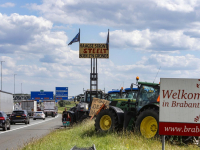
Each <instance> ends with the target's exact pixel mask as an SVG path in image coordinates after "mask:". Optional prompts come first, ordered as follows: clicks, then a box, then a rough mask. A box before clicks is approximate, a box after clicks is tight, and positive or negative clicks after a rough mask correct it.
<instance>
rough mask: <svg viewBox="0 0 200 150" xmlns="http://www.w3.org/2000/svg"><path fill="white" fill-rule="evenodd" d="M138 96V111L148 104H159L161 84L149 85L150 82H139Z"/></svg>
mask: <svg viewBox="0 0 200 150" xmlns="http://www.w3.org/2000/svg"><path fill="white" fill-rule="evenodd" d="M138 88H139V92H138V96H137V100H136V101H137V104H138V110H140V109H141V108H142V107H144V106H145V105H148V104H158V102H159V100H158V97H159V94H160V84H158V83H148V82H138Z"/></svg>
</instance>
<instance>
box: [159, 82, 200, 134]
mask: <svg viewBox="0 0 200 150" xmlns="http://www.w3.org/2000/svg"><path fill="white" fill-rule="evenodd" d="M159 134H160V135H182V136H200V79H180V78H171V79H170V78H161V82H160V111H159Z"/></svg>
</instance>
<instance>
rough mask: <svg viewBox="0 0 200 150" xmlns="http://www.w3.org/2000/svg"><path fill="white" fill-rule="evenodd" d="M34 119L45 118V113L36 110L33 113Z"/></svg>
mask: <svg viewBox="0 0 200 150" xmlns="http://www.w3.org/2000/svg"><path fill="white" fill-rule="evenodd" d="M36 119H43V120H45V114H44V112H43V111H36V112H34V115H33V120H36Z"/></svg>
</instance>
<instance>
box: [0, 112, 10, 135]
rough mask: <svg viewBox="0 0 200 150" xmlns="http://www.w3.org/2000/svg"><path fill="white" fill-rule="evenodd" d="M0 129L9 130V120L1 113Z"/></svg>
mask: <svg viewBox="0 0 200 150" xmlns="http://www.w3.org/2000/svg"><path fill="white" fill-rule="evenodd" d="M0 128H3V130H4V131H6V130H7V129H8V130H10V119H9V117H8V116H7V115H6V113H5V112H3V111H0Z"/></svg>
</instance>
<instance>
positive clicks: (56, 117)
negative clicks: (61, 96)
mask: <svg viewBox="0 0 200 150" xmlns="http://www.w3.org/2000/svg"><path fill="white" fill-rule="evenodd" d="M58 116H59V115H57V116H56V117H55V118H51V119H48V120H43V121H41V122H37V123H34V124H30V125H28V124H27V125H25V126H23V127H19V128H16V129H11V130H7V131H4V132H1V133H0V134H3V133H8V132H11V131H15V130H19V129H22V128H26V127H30V126H33V125H36V124H40V123H44V122H47V121H50V120H53V119H56V118H58Z"/></svg>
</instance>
